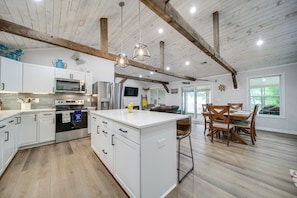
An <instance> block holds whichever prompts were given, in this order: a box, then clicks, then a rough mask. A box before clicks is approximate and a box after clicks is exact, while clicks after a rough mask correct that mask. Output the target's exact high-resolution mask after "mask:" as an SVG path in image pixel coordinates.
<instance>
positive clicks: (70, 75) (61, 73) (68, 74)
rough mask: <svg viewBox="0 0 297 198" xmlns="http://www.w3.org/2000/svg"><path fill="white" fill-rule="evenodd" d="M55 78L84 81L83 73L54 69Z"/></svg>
mask: <svg viewBox="0 0 297 198" xmlns="http://www.w3.org/2000/svg"><path fill="white" fill-rule="evenodd" d="M56 78H65V79H74V80H85V72H81V71H75V70H69V69H60V68H56Z"/></svg>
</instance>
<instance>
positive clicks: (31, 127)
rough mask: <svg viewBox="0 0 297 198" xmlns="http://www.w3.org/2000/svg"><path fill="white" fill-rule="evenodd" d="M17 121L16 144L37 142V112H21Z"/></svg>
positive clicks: (23, 144)
mask: <svg viewBox="0 0 297 198" xmlns="http://www.w3.org/2000/svg"><path fill="white" fill-rule="evenodd" d="M18 123H19V125H18V145H19V146H27V145H31V144H35V143H37V113H24V114H21V115H20V122H18Z"/></svg>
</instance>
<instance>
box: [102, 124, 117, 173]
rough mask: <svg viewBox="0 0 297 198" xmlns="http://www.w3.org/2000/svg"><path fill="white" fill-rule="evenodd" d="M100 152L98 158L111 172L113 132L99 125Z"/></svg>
mask: <svg viewBox="0 0 297 198" xmlns="http://www.w3.org/2000/svg"><path fill="white" fill-rule="evenodd" d="M99 130H100V140H99V144H100V151H99V157H100V159H101V160H102V161H103V163H104V164H105V166H106V167H107V168H108V170H109V171H110V172H113V145H114V143H113V141H114V139H113V137H114V134H113V131H112V129H109V128H106V127H104V126H102V125H100V129H99Z"/></svg>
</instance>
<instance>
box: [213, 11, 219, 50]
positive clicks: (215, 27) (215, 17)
mask: <svg viewBox="0 0 297 198" xmlns="http://www.w3.org/2000/svg"><path fill="white" fill-rule="evenodd" d="M212 19H213V46H214V49H215V50H216V51H217V52H218V53H219V54H220V25H219V12H218V11H216V12H214V13H212Z"/></svg>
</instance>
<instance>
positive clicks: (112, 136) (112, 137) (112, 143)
mask: <svg viewBox="0 0 297 198" xmlns="http://www.w3.org/2000/svg"><path fill="white" fill-rule="evenodd" d="M113 139H114V134H112V135H111V145H112V146H114V141H113Z"/></svg>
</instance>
